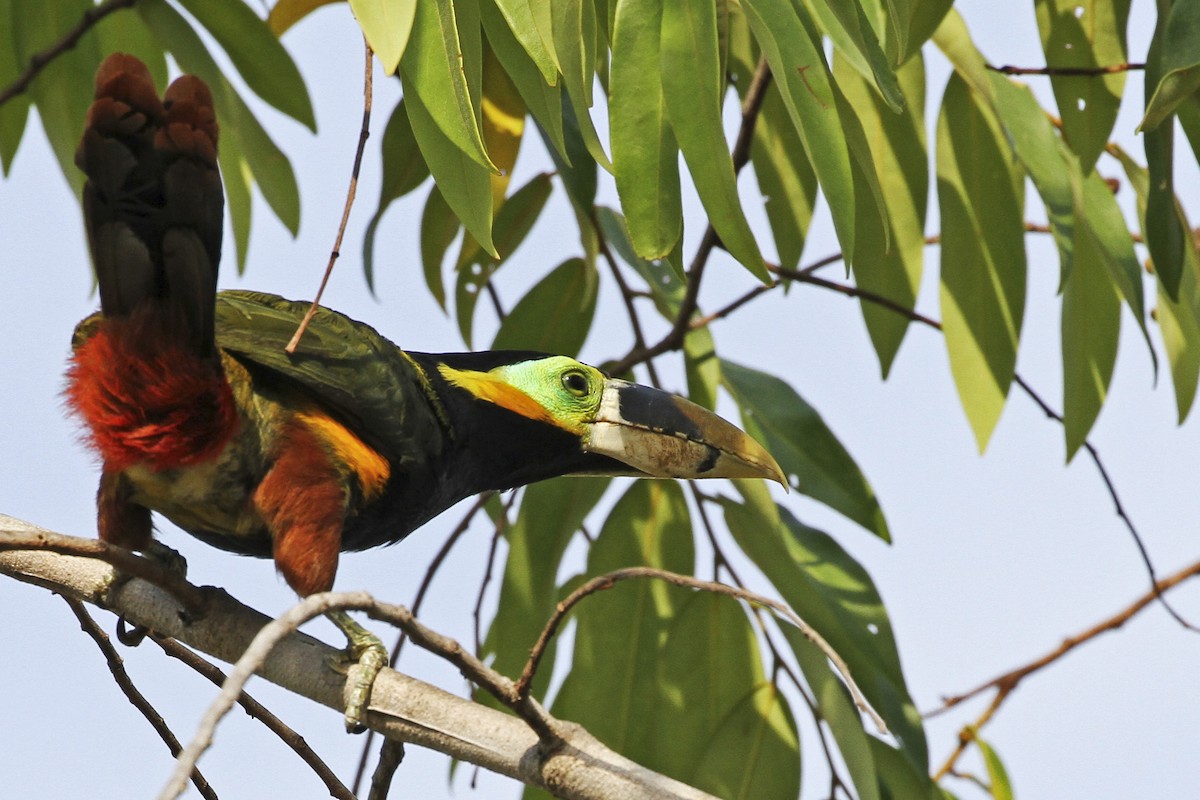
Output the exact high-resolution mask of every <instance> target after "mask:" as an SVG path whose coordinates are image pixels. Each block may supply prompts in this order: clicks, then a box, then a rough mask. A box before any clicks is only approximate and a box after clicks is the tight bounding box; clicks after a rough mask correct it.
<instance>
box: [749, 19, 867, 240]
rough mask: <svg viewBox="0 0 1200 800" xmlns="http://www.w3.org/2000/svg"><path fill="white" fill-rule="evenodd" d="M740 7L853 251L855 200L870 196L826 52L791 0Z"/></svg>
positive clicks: (842, 236)
mask: <svg viewBox="0 0 1200 800" xmlns="http://www.w3.org/2000/svg"><path fill="white" fill-rule="evenodd" d="M742 8H743V10H744V11H745V12H746V20H747V21H748V22H749V23H750V30H751V31H752V32H753V33H754V38H755V40H756V41H757V42H758V45H759V47H760V48H762V53H763V55H764V56H766V58H767V63H768V64H769V65H770V67H771V74H772V76H773V80H774V81H775V82H777V83H778V85H779V90H780V93H781V95H782V97H783V102H784V105H785V106H786V107H787V110H788V113H789V114H790V115H791V117H792V124H793V125H794V126H795V127H796V130H798V131H799V132H800V138H801V140H802V141H803V142H804V150H805V153H807V155H808V159H809V161H810V162H811V163H812V166H813V170H814V171H815V172H816V173H817V180H818V181H819V182H820V184H821V189H822V190H823V191H824V193H825V198H826V201H827V202H828V203H829V209H830V211H831V213H832V215H833V225H834V229H835V230H836V231H837V237H838V241H839V242H840V243H841V245H842V251H843V252H844V253H851V254H853V252H854V230H855V203H857V202H867V201H866V200H865V199H860V198H857V197H855V193H854V177H853V174H852V173H851V169H850V158H851V156H850V149H849V146H848V145H847V143H846V136H845V132H844V131H843V130H842V120H841V117H840V115H839V113H838V107H837V100H836V99H835V97H834V92H833V87H832V85H831V82H830V75H829V68H828V66H827V65H826V64H825V57H824V55H823V53H822V52H821V50H820V48H819V47H818V46H817V44H816V43H815V42H814V41H813V38H812V36H810V35H809V32H808V31H807V30H806V28H805V25H804V23H803V22H802V21H801V19H800V17H799V16H798V13H797V10H796V8H795V7H793V5H792V4H791V3H789V2H787V0H747V1H746V2H745V3H743V5H742ZM797 65H799V66H797Z"/></svg>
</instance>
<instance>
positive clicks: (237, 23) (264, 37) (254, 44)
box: [180, 0, 415, 131]
mask: <svg viewBox="0 0 1200 800" xmlns="http://www.w3.org/2000/svg"><path fill="white" fill-rule="evenodd" d="M414 1H415V0H414ZM180 5H182V6H183V7H184V8H185V9H187V11H188V13H189V14H191V15H192V16H193V17H195V18H196V20H197V21H198V22H199V23H200V24H201V25H203V26H204V27H205V29H206V30H207V31H208V32H209V33H211V34H212V35H213V38H214V39H216V40H217V42H218V43H219V44H220V45H221V47H222V48H223V49H224V50H225V53H226V55H228V56H229V60H230V61H232V62H233V65H234V67H236V68H237V71H238V74H239V75H241V76H242V79H243V80H244V81H246V85H247V86H249V87H250V88H251V89H252V90H254V93H255V94H257V95H258V96H259V97H261V98H262V99H263V100H265V101H266V102H267V103H269V104H270V105H272V106H274V107H275V108H277V109H279V110H280V111H282V112H283V113H284V114H287V115H288V116H289V117H291V118H292V119H294V120H296V121H297V122H300V123H301V124H303V125H305V126H307V127H308V129H309V130H311V131H316V129H317V120H316V118H315V117H314V116H313V109H312V102H311V101H310V100H309V99H308V86H307V85H306V84H305V83H304V78H302V77H301V76H300V69H299V68H298V67H297V66H296V62H294V61H292V57H291V55H289V54H288V51H287V50H285V49H284V47H283V45H282V44H280V43H279V39H277V38H276V37H275V34H273V33H272V32H271V29H270V28H269V27H267V23H266V22H265V21H263V20H262V19H260V18H259V17H258V15H257V14H255V13H254V11H253V9H251V8H250V6H248V5H246V4H245V3H244V2H242V0H180Z"/></svg>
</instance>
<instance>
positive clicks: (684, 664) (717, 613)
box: [646, 498, 799, 784]
mask: <svg viewBox="0 0 1200 800" xmlns="http://www.w3.org/2000/svg"><path fill="white" fill-rule="evenodd" d="M681 499H682V498H681ZM689 538H690V537H689ZM689 546H690V543H689ZM657 662H658V663H657V665H656V666H657V669H656V672H657V676H658V683H659V691H660V692H661V694H662V699H661V701H660V702H659V706H660V710H659V711H658V713H657V714H656V715H655V718H654V724H653V725H651V726H649V727H651V728H652V729H654V730H655V732H656V734H657V736H658V738H660V740H661V746H660V747H659V748H658V751H657V752H656V753H655V757H654V758H652V759H650V760H649V761H647V762H646V766H649V767H650V768H651V769H654V770H656V771H660V772H663V773H665V774H667V775H670V776H672V777H674V778H676V779H678V780H681V781H683V782H684V783H688V784H691V783H692V782H693V781H694V780H695V776H696V774H697V773H698V772H699V771H700V770H701V769H702V764H701V761H702V760H703V758H704V755H705V753H706V752H707V750H708V748H709V744H710V742H711V741H712V740H713V738H714V737H715V736H717V735H718V734H719V732H720V728H721V726H722V725H723V724H724V723H725V722H726V721H727V718H728V717H729V715H730V713H731V712H733V710H734V708H735V707H736V706H738V705H739V704H741V703H742V702H743V701H744V700H745V699H746V696H747V695H748V694H749V693H750V692H751V691H752V690H753V689H754V687H756V686H758V685H759V684H761V683H762V682H763V680H764V675H763V668H762V657H761V656H760V655H759V647H758V640H757V638H756V637H755V635H754V629H753V628H752V627H751V625H750V620H749V619H747V617H746V612H745V611H744V610H742V607H741V606H740V605H739V604H738V602H737V601H736V600H734V599H733V598H730V597H724V596H722V595H719V594H712V593H709V592H693V593H692V594H691V596H690V597H688V598H686V600H685V601H684V603H683V604H682V606H681V607H680V608H679V610H678V611H677V613H676V614H675V617H674V619H673V621H672V622H671V624H670V627H669V629H668V630H667V636H666V641H665V642H664V644H663V647H662V653H661V655H660V656H659V658H658V659H657ZM753 744H754V743H753V742H752V741H750V740H743V741H741V742H740V743H737V744H736V745H735V750H737V751H738V753H737V754H738V755H741V756H742V759H743V761H744V760H746V759H747V758H748V757H750V755H751V754H750V753H749V752H747V751H748V750H752V748H753ZM795 760H796V761H797V763H798V761H799V759H795ZM735 778H736V775H735V774H727V775H726V776H724V779H725V780H732V779H735Z"/></svg>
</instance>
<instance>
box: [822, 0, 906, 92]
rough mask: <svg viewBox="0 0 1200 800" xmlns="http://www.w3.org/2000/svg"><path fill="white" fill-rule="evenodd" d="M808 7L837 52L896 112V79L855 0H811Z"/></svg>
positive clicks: (857, 0)
mask: <svg viewBox="0 0 1200 800" xmlns="http://www.w3.org/2000/svg"><path fill="white" fill-rule="evenodd" d="M811 8H812V9H813V10H814V11H815V12H816V14H817V18H818V19H819V20H820V21H821V27H822V28H823V29H824V30H825V32H826V33H828V34H829V37H830V38H831V39H832V40H833V44H834V47H835V48H836V49H837V52H838V53H839V54H841V55H842V56H843V57H844V58H845V59H846V61H847V62H848V63H849V64H850V65H852V66H853V67H854V69H855V71H856V72H858V74H859V75H861V76H862V77H863V78H866V79H867V80H869V81H870V82H871V85H872V86H874V87H875V90H876V91H877V92H879V96H880V97H881V98H882V99H883V101H884V103H886V104H887V107H888V109H890V110H891V111H892V112H893V113H896V114H899V113H900V112H902V111H903V110H904V94H903V93H902V92H901V90H900V83H899V81H898V80H897V78H896V73H895V72H894V71H893V70H892V65H891V63H890V62H889V61H888V57H887V56H886V55H884V52H883V47H881V46H880V44H879V36H878V34H877V33H876V31H875V29H874V28H872V27H871V21H870V20H869V19H868V18H867V15H866V14H865V13H864V12H863V8H862V4H861V3H860V2H859V0H850V2H846V0H814V2H813V3H812V5H811ZM840 82H841V81H840V80H839V83H840Z"/></svg>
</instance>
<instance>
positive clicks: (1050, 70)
mask: <svg viewBox="0 0 1200 800" xmlns="http://www.w3.org/2000/svg"><path fill="white" fill-rule="evenodd" d="M984 66H985V67H987V68H988V69H990V70H992V71H993V72H999V73H1001V74H1003V75H1080V76H1088V75H1091V76H1096V75H1112V74H1114V73H1118V72H1129V71H1130V70H1139V69H1145V68H1146V65H1145V64H1141V63H1124V64H1105V65H1102V66H1096V67H1014V66H1012V65H1010V64H1005V65H1004V66H1002V67H995V66H992V65H991V64H985V65H984Z"/></svg>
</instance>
